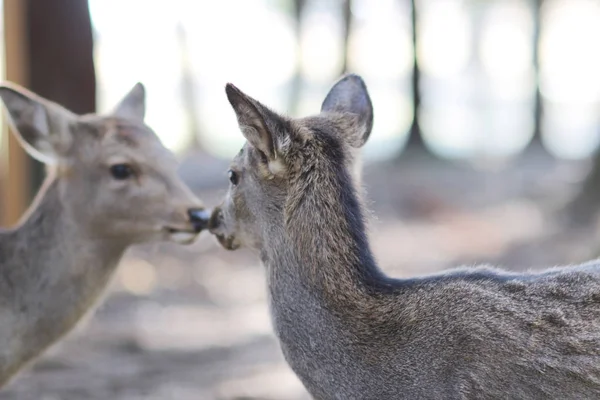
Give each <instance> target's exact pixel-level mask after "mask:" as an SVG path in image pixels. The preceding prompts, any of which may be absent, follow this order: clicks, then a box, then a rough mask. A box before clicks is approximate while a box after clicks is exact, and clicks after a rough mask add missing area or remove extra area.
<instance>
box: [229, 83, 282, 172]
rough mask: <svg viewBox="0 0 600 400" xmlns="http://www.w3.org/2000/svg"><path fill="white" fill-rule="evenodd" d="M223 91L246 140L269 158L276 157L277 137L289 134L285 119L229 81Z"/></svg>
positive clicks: (273, 158)
mask: <svg viewBox="0 0 600 400" xmlns="http://www.w3.org/2000/svg"><path fill="white" fill-rule="evenodd" d="M225 93H226V94H227V99H228V100H229V103H230V104H231V106H232V107H233V110H234V111H235V114H236V116H237V120H238V124H239V126H240V130H241V131H242V134H243V135H244V137H245V138H246V140H247V141H248V142H249V143H250V144H251V145H252V146H253V147H254V148H256V149H257V150H260V151H261V152H262V153H263V154H264V155H265V156H266V157H267V158H268V159H269V160H271V161H272V160H275V159H277V153H278V140H277V139H278V137H279V136H281V135H284V134H289V129H287V128H286V127H285V126H284V125H285V120H284V119H283V118H282V117H280V116H279V115H277V114H276V113H275V112H273V111H271V110H269V109H268V108H267V107H265V106H264V105H262V104H261V103H259V102H258V101H256V100H254V99H253V98H252V97H250V96H248V95H246V94H245V93H244V92H242V91H241V90H240V89H238V88H237V87H235V86H234V85H232V84H231V83H228V84H227V85H226V86H225Z"/></svg>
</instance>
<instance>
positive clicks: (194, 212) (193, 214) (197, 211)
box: [188, 208, 211, 232]
mask: <svg viewBox="0 0 600 400" xmlns="http://www.w3.org/2000/svg"><path fill="white" fill-rule="evenodd" d="M210 214H211V213H210V211H208V210H205V209H203V208H190V209H189V210H188V216H189V218H190V222H191V223H192V225H193V226H194V229H195V231H196V232H200V231H202V230H204V229H206V228H208V221H209V220H210Z"/></svg>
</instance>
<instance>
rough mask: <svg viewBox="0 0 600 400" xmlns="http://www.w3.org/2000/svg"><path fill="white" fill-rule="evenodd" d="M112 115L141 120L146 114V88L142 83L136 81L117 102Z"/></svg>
mask: <svg viewBox="0 0 600 400" xmlns="http://www.w3.org/2000/svg"><path fill="white" fill-rule="evenodd" d="M112 115H114V116H117V117H121V118H126V119H132V120H135V121H141V122H143V121H144V116H145V115H146V89H145V88H144V85H142V84H141V83H139V82H138V83H136V84H135V86H134V87H133V88H132V89H131V90H130V91H129V92H128V93H127V94H126V95H125V97H123V99H122V100H121V101H120V102H119V104H117V106H116V107H115V108H114V110H113V112H112Z"/></svg>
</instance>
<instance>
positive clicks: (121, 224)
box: [0, 84, 209, 386]
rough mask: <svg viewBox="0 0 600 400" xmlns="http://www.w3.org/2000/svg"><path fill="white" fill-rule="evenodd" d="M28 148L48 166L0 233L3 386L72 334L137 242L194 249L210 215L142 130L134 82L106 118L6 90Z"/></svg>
mask: <svg viewBox="0 0 600 400" xmlns="http://www.w3.org/2000/svg"><path fill="white" fill-rule="evenodd" d="M0 97H1V98H2V100H3V101H4V104H5V105H6V108H7V110H8V115H9V119H10V122H11V125H12V127H13V128H14V129H13V130H14V131H15V132H16V133H17V136H18V138H19V140H20V142H21V143H22V144H23V147H24V148H25V149H26V150H27V151H28V152H29V153H30V154H31V155H32V156H34V157H36V158H37V159H39V160H41V161H43V162H45V163H46V164H48V177H47V178H46V180H45V182H44V184H43V187H42V189H41V190H40V191H39V193H38V194H37V197H36V199H35V201H34V203H33V205H32V206H31V207H30V209H29V210H28V211H27V213H26V215H25V216H24V217H23V220H22V222H21V223H20V224H19V225H18V226H17V227H16V228H14V229H10V230H3V231H0V386H2V385H3V384H5V383H6V382H7V381H8V380H9V378H10V377H11V376H12V375H14V374H15V373H16V372H17V371H18V370H19V369H20V368H21V367H23V366H24V365H25V364H26V363H27V362H28V361H30V360H32V359H34V358H35V357H36V356H38V355H39V354H40V353H42V352H43V351H44V350H45V349H46V348H47V347H48V346H50V345H51V344H52V343H54V342H56V341H57V340H58V339H60V338H61V336H63V335H64V334H66V333H67V332H69V331H70V330H71V329H72V328H73V327H74V326H75V324H76V323H77V322H78V321H79V320H80V319H81V318H82V316H83V315H84V314H85V313H86V311H87V310H89V309H90V308H91V307H92V306H93V304H94V303H95V301H96V300H97V299H98V297H99V296H100V295H101V293H102V292H103V289H104V288H105V287H106V286H107V284H108V283H109V281H110V278H111V276H112V275H113V273H114V271H115V268H116V267H117V264H118V262H119V260H120V258H121V256H122V255H123V252H124V251H125V250H126V249H127V247H129V246H130V245H131V244H134V243H141V242H149V241H154V240H172V241H175V242H178V243H189V242H191V241H193V239H194V238H195V237H196V235H197V234H198V232H200V231H201V230H202V229H203V228H204V227H205V226H206V225H207V223H208V216H209V215H208V213H207V212H206V211H204V209H203V208H202V205H201V203H200V202H199V200H198V199H197V198H196V197H195V196H194V195H193V194H192V193H191V191H190V190H189V189H188V188H187V186H185V185H184V183H183V182H182V181H181V180H180V178H178V176H177V174H176V166H177V164H176V162H175V160H174V157H173V155H172V153H171V152H169V151H168V150H167V149H166V148H165V147H163V145H162V144H161V142H160V140H159V139H158V137H157V136H156V135H155V133H154V132H153V131H152V130H151V129H150V128H149V127H148V126H146V125H144V123H143V117H144V110H145V105H144V104H145V95H144V88H143V86H142V85H141V84H137V85H136V86H135V87H134V88H133V89H132V90H131V91H130V92H129V94H127V96H126V97H125V98H124V99H123V100H122V101H121V103H120V104H119V105H118V106H117V107H116V109H115V110H114V112H112V113H111V114H110V115H107V116H100V115H84V116H77V115H75V114H73V113H71V112H70V111H68V110H66V109H64V108H63V107H61V106H59V105H58V104H55V103H52V102H50V101H47V100H44V99H42V98H40V97H38V96H36V95H35V94H33V93H30V92H28V91H26V90H25V89H22V88H19V87H17V86H15V85H10V86H9V85H3V86H0Z"/></svg>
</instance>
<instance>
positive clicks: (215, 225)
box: [209, 75, 373, 250]
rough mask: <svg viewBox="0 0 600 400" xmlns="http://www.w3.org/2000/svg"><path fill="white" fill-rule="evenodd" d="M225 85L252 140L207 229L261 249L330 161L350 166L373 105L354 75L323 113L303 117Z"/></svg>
mask: <svg viewBox="0 0 600 400" xmlns="http://www.w3.org/2000/svg"><path fill="white" fill-rule="evenodd" d="M225 90H226V93H227V98H228V99H229V102H230V103H231V106H232V107H233V110H234V111H235V114H236V116H237V119H238V123H239V126H240V129H241V131H242V134H243V135H244V137H245V138H246V140H247V142H246V144H245V145H244V147H243V148H242V150H241V151H240V152H239V154H238V155H237V156H236V157H235V158H234V159H233V162H232V163H231V167H230V169H229V172H228V174H229V181H230V186H229V191H228V193H227V195H226V198H225V200H224V202H223V203H222V204H221V206H220V207H217V208H215V210H214V211H213V214H212V217H211V221H210V223H209V227H210V230H211V232H212V233H213V234H215V235H216V237H217V239H218V241H219V242H220V243H221V245H223V246H224V247H225V248H227V249H230V250H234V249H236V248H238V247H240V246H247V247H250V248H253V249H257V250H259V249H261V248H262V243H263V241H264V240H265V238H266V237H268V236H269V232H270V231H272V230H273V229H276V228H277V227H280V226H283V225H284V224H285V223H286V220H287V218H289V216H290V215H291V214H292V213H293V212H294V210H295V209H296V206H297V205H298V204H299V203H300V202H302V201H303V194H304V192H303V190H304V189H305V184H306V182H309V181H310V180H311V179H325V178H324V176H323V175H321V173H322V172H323V171H324V169H327V168H328V166H334V165H336V164H338V165H339V164H340V163H341V164H343V165H344V166H346V167H348V168H347V169H348V170H352V166H353V165H354V161H355V158H356V156H357V154H358V151H357V149H358V148H360V147H361V146H363V145H364V143H365V142H366V141H367V139H368V137H369V135H370V133H371V129H372V126H373V107H372V104H371V100H370V97H369V94H368V92H367V89H366V86H365V84H364V82H363V80H362V79H361V78H360V77H358V76H356V75H347V76H345V77H343V78H342V79H341V80H339V81H338V82H337V83H336V84H335V85H334V86H333V88H332V89H331V91H330V92H329V94H328V95H327V97H326V98H325V100H324V102H323V105H322V107H321V112H320V113H319V114H318V115H315V116H311V117H307V118H300V119H290V118H287V117H284V116H282V115H279V114H277V113H276V112H274V111H272V110H270V109H269V108H267V107H265V106H264V105H262V104H261V103H259V102H258V101H257V100H255V99H253V98H251V97H250V96H248V95H246V94H244V93H243V92H242V91H241V90H239V89H238V88H236V87H235V86H233V85H232V84H228V85H227V86H226V88H225ZM342 170H343V171H342V172H343V173H345V169H342ZM327 179H329V178H327ZM356 179H358V177H355V180H356ZM325 184H327V183H325ZM326 195H327V194H326V193H323V196H326Z"/></svg>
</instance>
